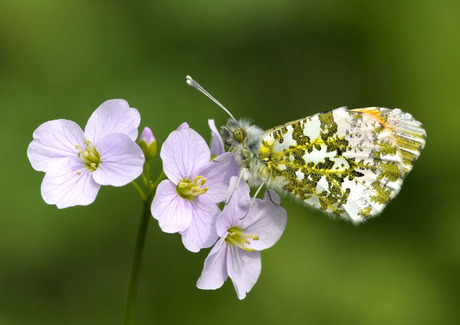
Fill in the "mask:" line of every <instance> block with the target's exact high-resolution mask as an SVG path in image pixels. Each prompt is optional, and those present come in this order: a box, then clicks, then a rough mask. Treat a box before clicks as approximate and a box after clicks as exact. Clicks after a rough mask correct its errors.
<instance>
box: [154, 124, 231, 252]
mask: <svg viewBox="0 0 460 325" xmlns="http://www.w3.org/2000/svg"><path fill="white" fill-rule="evenodd" d="M160 156H161V159H162V161H163V170H164V172H165V174H166V176H167V177H168V179H167V180H164V181H162V182H161V183H160V184H159V185H158V188H157V191H156V195H155V197H154V199H153V202H152V215H153V217H154V218H155V219H157V220H158V222H159V225H160V228H161V229H162V230H163V231H164V232H167V233H175V232H179V233H180V234H181V235H182V242H183V243H184V246H185V247H186V248H187V249H188V250H190V251H192V252H198V251H199V250H200V249H201V248H205V247H210V246H212V245H213V244H214V242H215V241H216V240H217V238H218V237H217V234H216V228H215V220H216V216H217V215H218V214H219V213H220V210H219V208H218V206H217V203H219V202H222V201H223V200H224V199H225V197H226V194H227V188H228V184H229V180H230V177H231V176H234V175H237V174H238V171H239V166H238V164H237V163H236V161H235V159H234V158H233V156H232V155H231V154H230V153H226V154H224V155H221V156H219V157H218V158H217V159H215V160H213V161H210V159H211V153H210V150H209V147H208V145H207V144H206V141H205V140H204V139H203V138H202V137H201V136H200V135H199V134H198V133H197V132H196V131H194V130H193V129H191V128H189V127H188V125H187V124H186V123H184V124H182V125H181V126H180V127H179V129H178V130H176V131H173V132H172V133H171V134H170V135H169V137H168V138H167V139H166V141H165V142H164V143H163V146H162V147H161V152H160Z"/></svg>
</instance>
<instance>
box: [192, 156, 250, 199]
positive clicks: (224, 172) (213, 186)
mask: <svg viewBox="0 0 460 325" xmlns="http://www.w3.org/2000/svg"><path fill="white" fill-rule="evenodd" d="M239 172H240V165H238V163H237V162H236V160H235V157H234V156H233V155H232V154H231V153H229V152H227V153H224V154H223V155H221V156H219V157H217V158H216V159H214V160H213V161H211V162H209V163H208V164H207V165H206V167H204V170H203V171H200V172H199V174H201V175H204V176H205V177H206V186H208V191H207V192H206V194H205V195H207V196H209V197H211V198H212V199H213V201H214V202H216V203H218V202H222V201H225V199H226V197H227V192H228V188H229V183H230V178H231V177H232V176H238V174H239ZM242 182H243V181H242ZM243 183H244V182H243Z"/></svg>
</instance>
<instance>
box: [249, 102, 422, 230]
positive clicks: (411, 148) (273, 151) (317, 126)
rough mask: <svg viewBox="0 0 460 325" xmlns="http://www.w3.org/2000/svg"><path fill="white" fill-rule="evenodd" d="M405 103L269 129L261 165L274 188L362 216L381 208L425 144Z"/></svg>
mask: <svg viewBox="0 0 460 325" xmlns="http://www.w3.org/2000/svg"><path fill="white" fill-rule="evenodd" d="M425 137H426V132H425V130H424V129H423V127H422V124H421V123H420V122H418V121H417V120H415V119H414V117H412V115H410V114H408V113H405V112H403V111H401V110H400V109H389V108H380V107H369V108H362V109H351V110H349V109H346V108H338V109H335V110H333V111H330V112H326V113H321V114H316V115H313V116H311V117H307V118H304V119H300V120H297V121H294V122H291V123H288V124H285V125H282V126H279V127H276V128H273V129H271V130H268V131H266V132H265V133H264V135H263V136H262V139H261V143H260V147H259V153H258V159H260V161H261V162H263V163H264V164H265V166H266V168H264V169H263V170H261V171H260V172H259V174H260V175H258V176H259V177H260V178H263V179H264V180H265V181H266V183H267V185H268V186H269V187H272V188H275V189H278V190H280V191H281V192H286V193H289V194H291V195H293V196H295V197H296V198H298V199H299V200H301V201H303V202H304V203H306V204H307V205H310V206H313V207H315V208H318V209H321V210H322V211H324V212H327V213H330V214H333V215H337V216H340V217H343V218H345V219H347V220H351V221H353V222H354V223H359V222H361V221H363V220H365V219H366V218H368V217H370V216H374V215H377V214H378V213H379V212H381V211H382V209H383V208H384V206H385V205H386V203H387V202H388V201H389V200H390V199H391V198H393V197H394V196H395V195H396V194H397V193H398V191H399V189H400V188H401V184H402V181H403V179H404V177H405V176H406V175H407V173H409V171H410V170H411V169H412V165H413V163H414V161H415V160H416V159H417V158H418V156H419V155H420V152H421V150H422V148H423V147H424V145H425Z"/></svg>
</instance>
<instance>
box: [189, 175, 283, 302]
mask: <svg viewBox="0 0 460 325" xmlns="http://www.w3.org/2000/svg"><path fill="white" fill-rule="evenodd" d="M236 183H237V177H232V179H231V181H230V187H229V190H228V196H229V197H230V196H231V199H230V201H229V202H228V204H227V205H226V206H225V208H224V210H223V211H222V213H221V214H220V215H219V216H218V217H217V221H216V229H217V234H218V235H219V237H220V239H219V240H218V241H217V243H216V244H215V245H214V247H213V248H212V250H211V252H210V253H209V255H208V257H207V258H206V260H205V261H204V268H203V271H202V273H201V276H200V278H199V279H198V282H197V287H198V288H200V289H207V290H214V289H218V288H220V287H221V286H222V285H223V283H224V282H225V281H226V280H227V278H228V277H230V278H231V279H232V282H233V286H234V287H235V290H236V293H237V295H238V298H239V299H244V298H245V297H246V293H248V292H249V291H250V290H251V289H252V287H253V286H254V284H255V283H256V282H257V279H258V278H259V275H260V271H261V268H262V264H261V259H260V251H261V250H263V249H266V248H269V247H271V246H273V245H274V244H275V243H276V242H277V241H278V239H279V238H280V237H281V234H282V233H283V231H284V228H285V226H286V221H287V214H286V210H284V208H282V207H281V206H280V198H279V196H278V194H276V193H275V192H273V191H271V190H267V191H266V192H265V197H264V199H263V200H260V199H256V200H255V202H254V204H253V206H252V207H251V208H249V205H250V201H251V198H250V196H249V186H248V185H247V184H246V183H245V182H243V181H241V182H240V184H239V186H238V188H237V189H235V186H236ZM248 211H249V212H248Z"/></svg>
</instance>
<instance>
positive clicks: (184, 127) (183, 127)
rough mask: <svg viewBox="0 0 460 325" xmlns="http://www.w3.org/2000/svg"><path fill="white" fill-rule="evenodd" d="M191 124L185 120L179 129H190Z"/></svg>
mask: <svg viewBox="0 0 460 325" xmlns="http://www.w3.org/2000/svg"><path fill="white" fill-rule="evenodd" d="M189 127H190V126H189V125H188V123H187V122H183V123H182V124H181V125H179V126H178V127H177V131H180V130H182V129H188V128H189Z"/></svg>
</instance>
